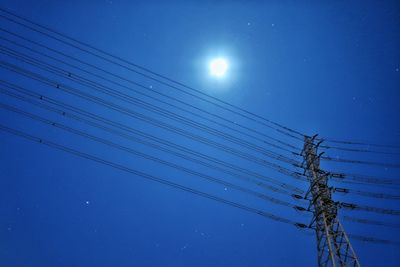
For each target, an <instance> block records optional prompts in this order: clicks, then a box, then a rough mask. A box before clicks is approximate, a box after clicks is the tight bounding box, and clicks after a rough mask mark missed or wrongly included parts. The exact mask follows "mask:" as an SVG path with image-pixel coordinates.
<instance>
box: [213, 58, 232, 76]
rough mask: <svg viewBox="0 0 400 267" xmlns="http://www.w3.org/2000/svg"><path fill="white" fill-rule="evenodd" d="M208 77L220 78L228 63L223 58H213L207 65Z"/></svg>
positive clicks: (223, 74)
mask: <svg viewBox="0 0 400 267" xmlns="http://www.w3.org/2000/svg"><path fill="white" fill-rule="evenodd" d="M209 70H210V75H211V76H213V77H216V78H222V77H224V76H225V75H226V72H227V70H228V61H227V60H226V59H224V58H214V59H213V60H211V61H210V64H209Z"/></svg>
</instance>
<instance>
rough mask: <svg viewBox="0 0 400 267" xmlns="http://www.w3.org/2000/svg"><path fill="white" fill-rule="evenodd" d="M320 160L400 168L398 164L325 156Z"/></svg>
mask: <svg viewBox="0 0 400 267" xmlns="http://www.w3.org/2000/svg"><path fill="white" fill-rule="evenodd" d="M320 158H321V159H324V160H329V161H334V162H341V163H354V164H363V165H370V166H379V167H387V168H400V164H398V163H385V162H376V161H364V160H353V159H343V158H332V157H327V156H322V157H320Z"/></svg>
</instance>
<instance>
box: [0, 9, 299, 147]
mask: <svg viewBox="0 0 400 267" xmlns="http://www.w3.org/2000/svg"><path fill="white" fill-rule="evenodd" d="M0 10H1V11H3V12H5V13H7V14H9V15H12V16H14V17H17V18H18V19H20V20H23V21H25V22H28V23H30V24H32V25H35V26H36V27H39V28H41V29H45V30H46V31H48V32H51V33H52V34H56V35H58V36H61V37H62V38H65V39H67V40H70V41H73V42H75V43H77V44H79V45H81V46H84V47H88V48H90V49H92V50H95V51H97V52H100V53H101V54H104V55H107V56H109V57H111V58H114V59H117V60H119V61H122V62H124V63H126V64H128V65H130V66H133V67H136V68H139V69H141V70H143V71H146V72H149V73H151V74H153V75H155V76H157V77H159V78H162V79H165V80H167V81H169V82H172V83H175V84H177V85H179V86H182V87H184V88H186V89H188V90H190V91H193V92H196V93H198V94H200V95H202V96H204V97H206V98H208V99H212V100H215V101H217V102H218V103H221V104H223V105H226V106H229V107H230V108H227V107H224V106H222V105H221V104H218V103H215V102H212V101H210V100H208V99H206V98H204V97H200V96H198V95H195V94H193V93H190V92H188V91H186V90H183V89H181V88H179V87H176V86H173V85H171V84H169V83H166V82H163V81H161V80H160V79H157V78H154V77H152V76H150V75H147V74H145V73H143V72H140V71H138V70H135V69H133V68H131V67H127V66H125V65H123V64H121V63H118V62H117V61H115V60H111V59H108V58H106V57H105V56H102V55H99V54H96V53H94V52H91V51H89V50H88V49H85V48H82V47H79V46H78V45H75V44H72V43H71V42H66V41H65V40H62V39H60V38H59V37H55V36H53V35H51V34H49V33H46V32H43V31H42V30H38V29H36V28H34V27H32V26H29V25H26V24H24V23H22V22H18V21H16V20H14V19H11V18H9V17H6V16H4V15H0V17H2V18H4V19H6V20H8V21H11V22H13V23H15V24H18V25H20V26H23V27H25V28H27V29H30V30H32V31H35V32H37V33H40V34H42V35H45V36H47V37H49V38H52V39H54V40H57V41H59V42H61V43H64V44H67V45H69V46H71V47H74V48H76V49H78V50H81V51H83V52H85V53H88V54H90V55H93V56H95V57H97V58H100V59H102V60H105V61H107V62H109V63H111V64H114V65H117V66H119V67H122V68H124V69H126V70H129V71H132V72H134V73H137V74H139V75H142V76H143V77H146V78H148V79H151V80H153V81H157V82H159V83H161V84H163V85H166V86H168V87H170V88H173V89H176V90H178V91H180V92H182V93H185V94H187V95H190V96H192V97H195V98H197V99H200V100H202V101H205V102H207V103H210V104H212V105H215V106H217V107H219V108H222V109H224V110H226V111H229V112H231V113H234V114H236V115H239V116H241V117H243V118H247V119H249V120H252V121H254V122H257V123H259V124H262V125H264V126H266V127H268V128H271V129H274V130H276V131H278V132H279V133H281V134H284V135H286V136H290V137H292V138H295V139H297V140H302V138H303V137H304V135H303V134H301V133H300V132H298V131H296V130H294V129H291V128H288V127H286V126H283V125H281V124H278V123H276V122H273V121H271V120H268V119H266V118H264V117H262V116H260V115H257V114H255V113H252V112H250V111H247V110H245V109H243V108H240V107H238V106H235V105H233V104H230V103H228V102H226V101H223V100H221V99H219V98H216V97H213V96H211V95H208V94H206V93H204V92H202V91H200V90H197V89H194V88H192V87H190V86H187V85H185V84H182V83H180V82H177V81H175V80H173V79H170V78H168V77H166V76H163V75H160V74H158V73H156V72H153V71H151V70H149V69H146V68H144V67H141V66H139V65H137V64H134V63H132V62H129V61H127V60H125V59H122V58H120V57H117V56H114V55H111V54H110V53H108V52H105V51H103V50H100V49H98V48H95V47H93V46H91V45H88V44H86V43H83V42H81V41H78V40H76V39H74V38H72V37H69V36H66V35H65V34H61V33H60V32H57V31H55V30H52V29H50V28H48V27H45V26H42V25H40V24H38V23H36V22H33V21H30V20H28V19H26V18H23V17H21V16H18V15H16V14H13V13H11V12H9V11H7V10H4V9H2V8H0ZM231 108H234V109H236V110H239V111H240V112H242V113H240V112H238V111H235V110H233V109H231ZM243 113H244V114H243ZM245 114H247V115H245ZM250 116H252V117H255V118H257V119H254V118H252V117H250ZM258 119H260V120H261V121H260V120H258ZM263 121H264V122H263ZM265 122H268V123H270V124H272V125H275V127H273V126H271V125H268V124H266V123H265ZM277 127H279V128H281V129H279V128H277ZM282 129H284V130H285V131H283V130H282ZM288 132H290V133H288ZM293 134H295V135H293Z"/></svg>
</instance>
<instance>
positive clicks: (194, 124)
mask: <svg viewBox="0 0 400 267" xmlns="http://www.w3.org/2000/svg"><path fill="white" fill-rule="evenodd" d="M3 48H4V47H3V46H1V45H0V52H1V53H5V54H7V55H9V56H11V57H14V58H16V59H19V60H22V61H23V62H25V63H28V64H31V65H34V66H37V67H39V68H41V69H43V70H46V71H48V72H50V73H53V74H56V75H59V76H62V77H64V78H67V79H69V80H72V81H75V82H77V83H79V84H82V85H85V86H86V87H88V88H91V89H94V90H97V91H101V92H103V93H105V94H108V95H110V96H113V97H115V98H117V99H120V100H123V101H125V102H129V103H132V104H135V105H136V106H140V107H142V108H143V109H146V110H149V111H151V112H154V113H157V114H160V115H162V116H164V117H167V118H171V119H173V120H175V121H178V122H180V123H184V124H186V125H188V126H191V127H193V128H196V129H199V130H202V131H205V132H207V133H209V134H211V135H214V136H218V137H220V138H223V139H225V140H228V141H230V142H232V143H235V144H238V145H241V146H243V147H246V148H250V149H252V150H255V151H257V152H259V153H261V154H263V155H265V156H268V157H270V158H273V159H276V160H279V161H282V162H285V163H289V164H292V165H296V164H297V165H298V162H297V161H295V160H293V159H291V158H288V157H287V156H284V155H282V154H278V153H276V152H273V151H271V150H268V149H265V148H263V147H260V146H258V145H256V144H254V143H251V142H248V141H246V140H243V139H242V138H237V137H235V136H232V135H231V134H228V133H225V132H222V131H220V130H218V129H215V128H212V127H209V126H207V125H205V124H202V123H199V122H196V121H193V120H192V119H189V118H187V117H183V116H180V115H178V114H176V113H174V112H170V111H168V110H166V109H163V108H161V107H157V106H155V105H152V104H150V103H148V102H145V101H142V100H141V99H138V98H136V97H133V96H130V95H127V94H125V93H122V92H119V91H117V90H115V89H113V88H110V87H107V86H104V85H102V84H99V83H96V82H94V81H91V80H88V79H86V78H83V77H81V76H79V75H76V74H74V73H71V72H68V71H66V70H62V69H60V68H57V67H55V66H52V65H49V64H47V63H44V62H40V61H38V60H36V59H33V58H30V57H29V56H26V55H23V54H20V53H19V52H16V53H15V52H11V55H10V54H9V53H10V51H5V50H4V49H3ZM7 50H8V49H7ZM18 54H20V55H18ZM20 56H21V57H22V58H21V57H20ZM174 107H175V106H174Z"/></svg>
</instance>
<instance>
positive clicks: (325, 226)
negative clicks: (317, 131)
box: [302, 136, 360, 267]
mask: <svg viewBox="0 0 400 267" xmlns="http://www.w3.org/2000/svg"><path fill="white" fill-rule="evenodd" d="M315 139H316V136H313V137H305V140H304V149H303V152H302V155H303V157H304V170H305V174H306V175H307V177H308V180H309V182H310V188H309V190H308V191H307V193H306V196H305V198H306V199H310V206H309V210H311V211H312V212H313V214H314V215H313V219H312V221H311V223H310V225H309V227H311V228H313V229H315V232H316V236H317V253H318V266H333V267H337V266H355V267H360V263H359V261H358V258H357V256H356V253H355V252H354V250H353V247H352V246H351V244H350V240H349V238H348V236H347V234H346V232H345V230H344V229H343V226H342V224H341V223H340V221H339V218H338V216H337V211H338V205H337V203H336V202H334V201H333V200H332V194H331V189H330V187H329V186H328V180H329V177H330V174H329V173H327V172H325V171H323V170H321V169H320V164H319V162H320V156H321V154H320V155H318V154H317V150H318V147H319V145H320V143H321V142H319V143H317V144H316V143H315Z"/></svg>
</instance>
